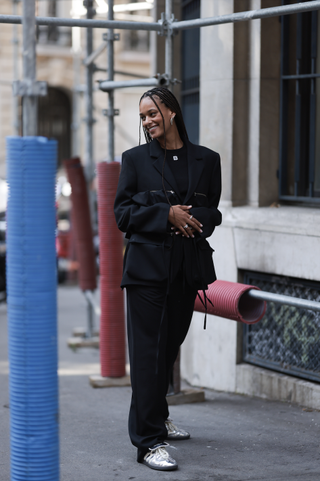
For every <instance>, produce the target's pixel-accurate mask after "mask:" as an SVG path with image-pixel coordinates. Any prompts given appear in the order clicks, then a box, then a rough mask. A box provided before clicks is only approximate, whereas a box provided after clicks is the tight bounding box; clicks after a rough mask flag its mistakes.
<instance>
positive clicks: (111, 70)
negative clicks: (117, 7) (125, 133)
mask: <svg viewBox="0 0 320 481" xmlns="http://www.w3.org/2000/svg"><path fill="white" fill-rule="evenodd" d="M108 20H109V21H111V20H113V0H108ZM113 42H114V31H113V30H112V29H109V30H108V31H107V52H108V64H107V69H108V81H109V82H113V80H114V45H113ZM106 113H107V117H108V157H107V162H113V160H114V115H115V111H114V90H109V91H108V109H107V112H106Z"/></svg>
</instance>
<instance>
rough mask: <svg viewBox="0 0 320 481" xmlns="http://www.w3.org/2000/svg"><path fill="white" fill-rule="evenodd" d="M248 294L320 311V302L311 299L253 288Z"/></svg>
mask: <svg viewBox="0 0 320 481" xmlns="http://www.w3.org/2000/svg"><path fill="white" fill-rule="evenodd" d="M248 295H249V296H250V297H253V298H255V299H262V300H263V301H269V302H276V303H277V304H285V305H287V306H294V307H298V308H300V309H311V310H312V311H319V312H320V302H316V301H309V300H308V299H299V298H298V297H292V296H283V295H282V294H275V293H274V292H266V291H258V290H256V289H251V290H250V291H248Z"/></svg>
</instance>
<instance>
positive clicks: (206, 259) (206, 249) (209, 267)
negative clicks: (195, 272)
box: [197, 239, 217, 284]
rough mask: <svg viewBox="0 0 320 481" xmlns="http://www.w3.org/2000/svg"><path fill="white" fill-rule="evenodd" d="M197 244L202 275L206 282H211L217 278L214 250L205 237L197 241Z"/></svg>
mask: <svg viewBox="0 0 320 481" xmlns="http://www.w3.org/2000/svg"><path fill="white" fill-rule="evenodd" d="M197 246H198V254H199V263H200V269H201V276H202V278H203V279H204V280H205V282H206V284H211V283H212V282H214V281H215V280H216V279H217V276H216V272H215V269H214V264H213V259H212V255H213V252H214V250H213V249H212V248H211V246H210V244H209V243H208V241H206V240H205V239H200V240H199V241H198V242H197Z"/></svg>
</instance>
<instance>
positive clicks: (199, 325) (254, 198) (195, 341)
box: [181, 0, 320, 407]
mask: <svg viewBox="0 0 320 481" xmlns="http://www.w3.org/2000/svg"><path fill="white" fill-rule="evenodd" d="M201 5H202V11H201V16H202V17H209V16H216V15H224V14H228V13H231V12H232V11H233V6H234V5H233V1H231V0H230V1H229V0H224V1H223V2H221V1H219V0H202V2H201ZM251 8H252V9H258V8H261V1H260V0H251ZM249 38H250V47H249V56H248V59H249V68H248V72H249V97H248V98H249V106H248V108H249V128H248V139H247V140H248V164H247V165H248V170H247V181H248V183H247V205H245V206H242V207H232V175H233V172H235V171H236V170H235V169H234V166H233V164H232V160H233V159H234V158H235V155H234V154H235V153H234V152H233V145H232V136H233V130H232V129H233V97H232V96H233V77H234V73H233V25H232V24H227V25H221V26H214V27H206V28H203V29H202V30H201V91H200V143H201V144H203V145H206V146H208V147H209V148H212V149H213V150H216V151H217V152H219V153H220V155H221V162H222V178H223V182H222V201H221V204H220V207H221V211H222V214H223V222H222V225H221V226H220V227H218V228H217V229H216V231H215V232H214V233H213V235H212V237H211V238H210V239H209V241H210V244H211V246H212V247H213V249H214V250H215V254H214V260H215V266H216V271H217V276H218V279H221V280H229V281H234V282H237V281H238V275H239V270H252V271H257V272H263V273H268V274H275V275H281V276H291V277H297V278H301V279H306V280H313V281H318V282H319V281H320V255H319V253H320V209H317V208H311V207H297V206H284V205H281V206H280V207H277V206H278V204H276V203H274V204H272V206H270V207H258V205H259V196H260V192H259V189H260V188H261V185H262V184H261V182H262V181H263V179H262V181H261V178H260V177H261V174H260V172H259V165H260V163H261V158H260V156H261V153H260V149H261V147H260V135H261V128H260V122H261V112H260V101H261V98H260V86H261V22H260V21H253V22H250V25H249ZM235 180H236V179H235ZM203 318H204V314H199V313H195V314H194V318H193V322H192V325H191V328H190V331H189V334H188V336H187V339H186V341H185V343H184V345H183V347H182V356H181V373H182V377H183V378H185V379H186V380H187V381H188V382H190V383H191V384H193V385H196V386H204V387H209V388H213V389H217V390H225V391H236V392H240V393H244V394H251V395H257V396H262V397H269V398H271V399H283V400H292V401H293V402H302V403H305V404H307V405H310V406H311V407H316V406H317V405H318V404H319V402H320V394H319V393H318V391H317V389H316V387H314V386H316V385H314V384H313V383H306V382H302V381H299V380H297V379H295V378H293V377H290V376H284V375H281V374H279V373H275V372H274V373H271V374H270V371H267V370H265V369H260V368H256V367H254V366H251V365H249V364H245V363H241V361H240V364H237V362H239V361H238V359H237V357H238V356H237V323H236V322H233V321H229V320H226V319H222V318H217V317H214V316H208V321H207V330H206V331H204V330H203ZM270 376H271V377H270ZM271 378H272V379H271ZM307 384H308V386H307ZM288 386H289V387H288ZM292 386H294V387H292ZM304 389H305V391H303V390H304ZM308 389H309V390H310V392H311V393H312V395H311V394H310V395H309V394H308V393H309V391H308ZM301 390H302V391H303V392H302V391H301ZM298 391H299V392H300V391H301V395H300V394H299V395H297V392H298ZM310 396H311V397H310ZM312 396H313V397H314V398H312ZM311 398H312V399H311Z"/></svg>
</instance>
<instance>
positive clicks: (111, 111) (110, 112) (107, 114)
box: [102, 109, 120, 117]
mask: <svg viewBox="0 0 320 481" xmlns="http://www.w3.org/2000/svg"><path fill="white" fill-rule="evenodd" d="M102 114H103V115H104V116H105V117H115V116H116V115H120V110H119V109H103V110H102Z"/></svg>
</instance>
